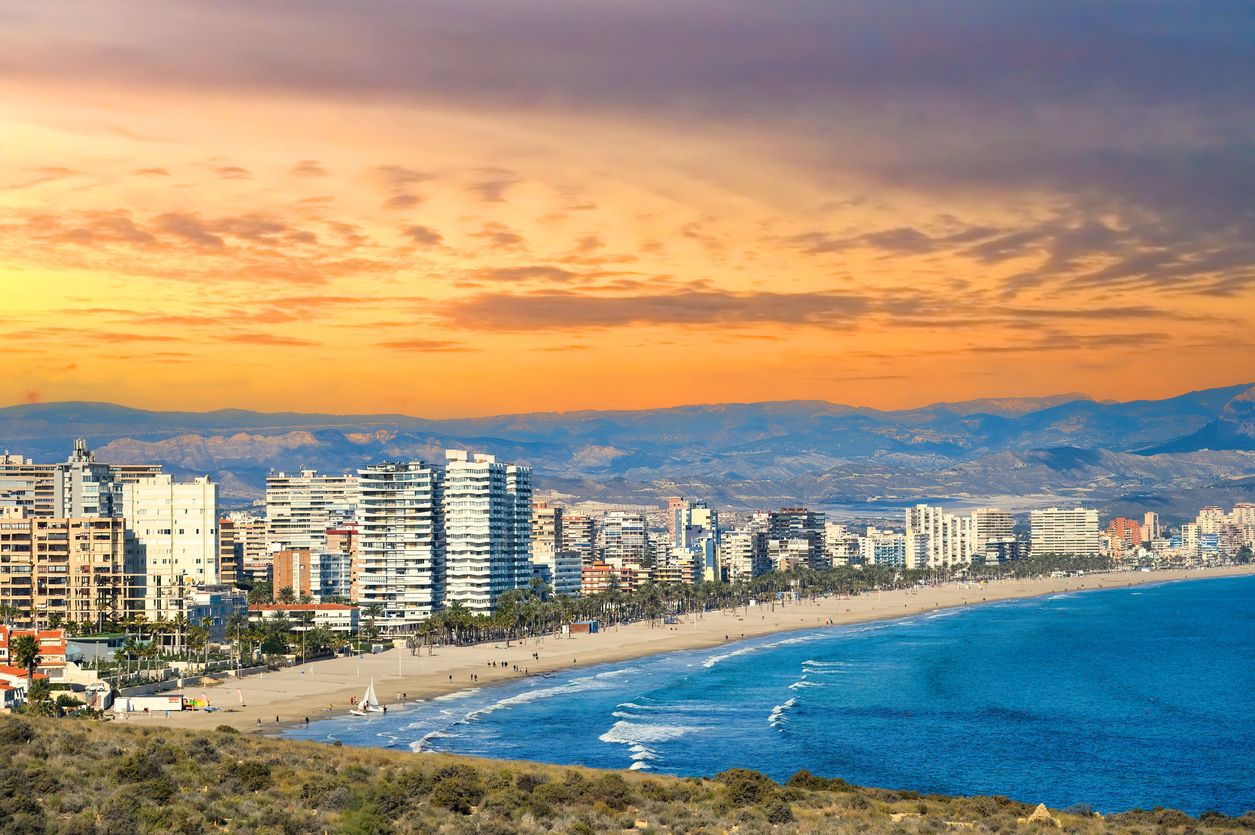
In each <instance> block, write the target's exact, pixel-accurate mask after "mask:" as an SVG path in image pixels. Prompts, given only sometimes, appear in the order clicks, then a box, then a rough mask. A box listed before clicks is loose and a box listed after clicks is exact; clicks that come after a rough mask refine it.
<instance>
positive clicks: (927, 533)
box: [903, 504, 976, 569]
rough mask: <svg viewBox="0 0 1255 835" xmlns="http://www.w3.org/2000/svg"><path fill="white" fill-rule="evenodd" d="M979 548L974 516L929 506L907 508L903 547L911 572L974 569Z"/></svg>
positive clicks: (920, 505) (921, 505)
mask: <svg viewBox="0 0 1255 835" xmlns="http://www.w3.org/2000/svg"><path fill="white" fill-rule="evenodd" d="M925 543H926V544H925ZM975 544H976V535H975V526H974V524H973V521H972V517H971V516H955V515H954V514H952V513H946V512H945V510H943V509H942V508H940V507H932V506H930V505H926V504H919V505H915V506H914V507H911V508H907V511H906V538H905V540H904V546H903V547H904V549H905V555H904V560H905V561H906V567H907V568H942V569H944V568H953V567H956V566H965V565H970V564H971V562H972V555H973V554H974V553H975ZM921 546H922V547H921Z"/></svg>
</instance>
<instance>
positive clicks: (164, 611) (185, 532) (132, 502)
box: [122, 475, 218, 621]
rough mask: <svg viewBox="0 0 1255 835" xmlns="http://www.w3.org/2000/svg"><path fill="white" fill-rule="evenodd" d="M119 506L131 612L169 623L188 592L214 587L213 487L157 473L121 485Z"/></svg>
mask: <svg viewBox="0 0 1255 835" xmlns="http://www.w3.org/2000/svg"><path fill="white" fill-rule="evenodd" d="M122 505H123V515H124V516H125V517H126V522H127V528H126V573H127V575H128V576H129V577H130V578H131V585H130V589H129V592H130V595H131V604H130V608H132V609H133V610H134V611H137V612H142V613H143V614H144V616H145V617H146V618H148V620H150V621H152V620H172V619H173V618H175V617H177V616H178V615H179V614H183V613H184V612H185V606H184V602H185V601H184V599H185V597H186V595H187V593H188V592H190V591H191V590H192V589H193V588H195V587H196V586H212V585H217V584H218V486H217V485H216V484H214V483H213V481H211V480H210V479H209V478H208V477H207V476H203V477H200V478H196V479H193V480H192V481H190V482H176V481H175V480H174V478H173V477H172V476H170V475H159V476H156V477H153V478H147V479H143V480H140V481H136V482H133V483H130V484H125V485H123V491H122Z"/></svg>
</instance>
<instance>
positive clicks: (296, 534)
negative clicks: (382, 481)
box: [266, 470, 358, 552]
mask: <svg viewBox="0 0 1255 835" xmlns="http://www.w3.org/2000/svg"><path fill="white" fill-rule="evenodd" d="M357 496H358V478H357V476H354V475H350V474H347V473H346V474H344V475H319V474H318V471H317V470H301V471H300V472H299V473H296V474H292V475H289V474H287V473H274V474H271V475H270V476H268V477H267V478H266V546H267V549H268V550H269V551H271V552H273V551H282V550H283V549H285V548H308V549H309V550H311V551H320V550H322V549H323V548H324V547H325V546H326V544H327V530H328V529H329V528H334V527H337V526H338V525H342V524H343V523H345V522H347V521H350V520H352V519H353V516H354V508H355V507H356V505H357Z"/></svg>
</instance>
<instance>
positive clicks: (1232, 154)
mask: <svg viewBox="0 0 1255 835" xmlns="http://www.w3.org/2000/svg"><path fill="white" fill-rule="evenodd" d="M0 353H3V355H4V358H5V360H6V362H5V364H4V366H5V371H4V373H3V374H0V405H3V404H17V403H30V402H48V401H58V400H97V401H108V402H115V403H123V404H126V405H131V406H138V407H144V408H155V409H195V410H200V409H214V408H223V407H240V408H252V409H260V410H266V411H278V410H298V411H328V412H339V413H370V412H401V413H406V414H414V415H422V416H428V417H454V416H472V415H486V414H501V413H514V412H526V411H555V410H561V411H566V410H576V409H624V408H629V409H630V408H652V407H658V406H667V405H676V404H684V403H716V402H747V401H760V400H786V399H824V400H830V401H835V402H842V403H850V404H858V405H867V406H874V407H878V408H900V407H909V406H915V405H922V404H925V403H930V402H936V401H953V400H964V399H970V398H978V397H991V396H997V397H1005V396H1031V395H1045V394H1051V393H1058V392H1085V393H1088V394H1090V395H1092V396H1095V397H1097V398H1100V399H1121V400H1130V399H1141V398H1152V397H1162V396H1170V395H1172V394H1176V393H1180V392H1183V391H1188V390H1192V389H1198V388H1204V387H1209V386H1219V385H1227V384H1232V383H1237V382H1244V381H1251V380H1255V14H1252V13H1251V7H1250V4H1249V2H1247V1H1246V0H1243V1H1242V2H1231V1H1230V0H1208V2H1206V3H1187V2H1183V1H1182V2H1161V1H1160V0H1137V2H1131V0H1107V2H1103V3H1094V2H1092V0H1017V2H1014V3H1007V2H1006V1H1005V0H946V2H940V0H914V2H905V0H902V1H901V2H895V0H850V1H848V2H847V1H846V0H774V1H773V2H770V3H764V2H761V0H757V1H751V0H665V2H664V0H634V2H629V1H628V0H603V2H596V3H588V2H586V0H531V1H530V2H511V1H510V0H497V2H484V1H483V0H357V1H356V2H352V3H348V2H342V1H341V0H273V1H272V2H261V3H258V2H245V0H212V2H211V0H178V2H156V0H139V1H138V2H136V0H126V1H125V2H122V1H121V0H91V1H90V2H88V1H87V0H59V2H57V3H26V2H18V0H0Z"/></svg>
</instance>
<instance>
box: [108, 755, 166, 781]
mask: <svg viewBox="0 0 1255 835" xmlns="http://www.w3.org/2000/svg"><path fill="white" fill-rule="evenodd" d="M113 773H114V776H115V777H117V778H118V782H121V783H143V782H144V781H146V780H152V779H155V778H156V777H158V776H160V774H161V768H160V767H159V766H158V765H157V764H156V763H155V762H153V761H152V760H150V759H149V758H148V757H147V756H146V755H145V754H141V753H140V752H139V751H132V752H131V753H129V754H127V755H126V756H124V757H123V758H122V761H121V762H119V763H118V767H117V768H116V769H114V772H113Z"/></svg>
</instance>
